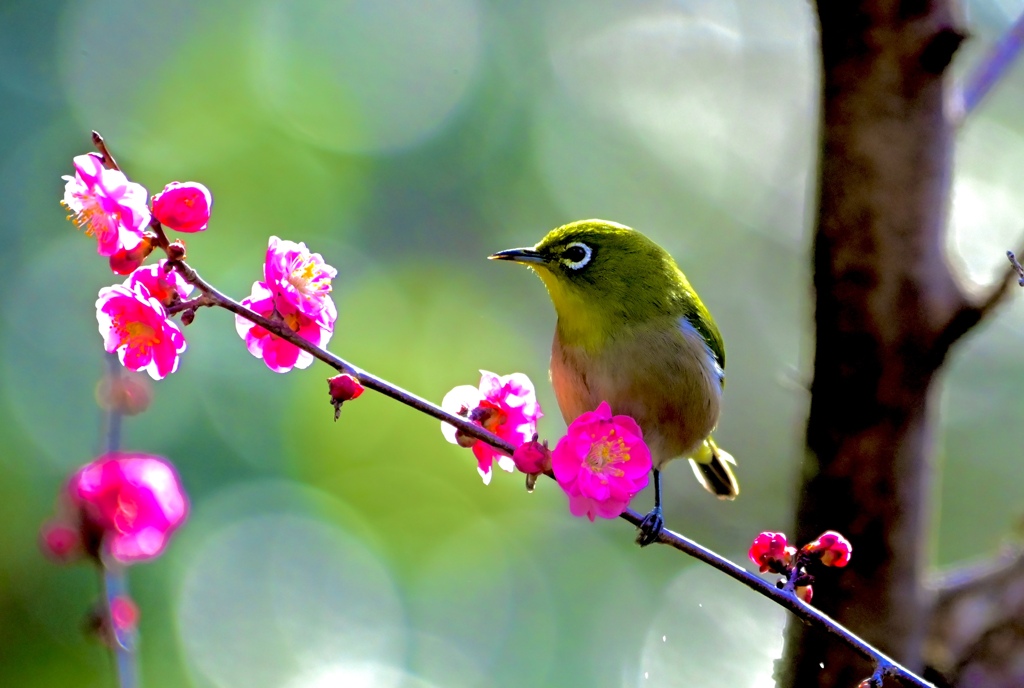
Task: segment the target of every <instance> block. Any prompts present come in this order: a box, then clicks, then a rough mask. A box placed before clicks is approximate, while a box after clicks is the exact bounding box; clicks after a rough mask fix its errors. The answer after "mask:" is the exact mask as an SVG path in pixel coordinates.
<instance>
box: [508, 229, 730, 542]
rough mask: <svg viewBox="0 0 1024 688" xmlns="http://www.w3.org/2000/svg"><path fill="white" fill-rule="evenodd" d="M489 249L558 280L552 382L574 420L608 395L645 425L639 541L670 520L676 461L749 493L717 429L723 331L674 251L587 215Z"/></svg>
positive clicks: (720, 486)
mask: <svg viewBox="0 0 1024 688" xmlns="http://www.w3.org/2000/svg"><path fill="white" fill-rule="evenodd" d="M490 257H491V258H492V259H494V260H509V261H514V262H516V263H522V264H523V265H526V266H528V267H530V268H532V269H533V270H534V271H535V272H536V273H537V274H538V275H539V276H540V278H541V280H543V282H544V285H545V286H546V287H547V290H548V294H549V295H550V296H551V301H552V302H553V303H554V306H555V311H556V313H557V315H558V324H557V326H556V328H555V339H554V343H553V344H552V347H551V384H552V386H553V387H554V390H555V397H556V398H557V399H558V406H559V408H560V409H561V411H562V416H563V418H565V422H566V423H571V422H572V421H573V420H574V419H575V418H576V417H577V416H579V415H580V414H582V413H585V412H587V411H593V410H594V409H595V408H597V406H598V404H600V403H601V402H602V401H607V402H608V403H609V404H610V405H611V408H612V411H613V412H614V413H616V414H624V415H628V416H632V417H633V419H634V420H636V421H637V423H639V425H640V428H641V429H642V430H643V433H644V440H645V441H646V442H647V446H648V447H649V448H650V450H651V458H652V460H653V464H654V509H652V510H651V512H650V513H649V514H647V516H646V518H645V519H644V521H643V523H642V524H641V526H640V533H639V535H638V536H637V542H638V543H640V545H642V546H645V545H649V544H651V543H652V542H654V541H655V540H657V538H658V534H659V533H660V532H661V530H662V528H663V527H664V518H663V516H662V506H661V471H662V469H663V468H664V466H665V464H667V463H668V462H669V461H671V460H672V459H674V458H676V457H686V458H687V459H689V461H690V465H691V466H692V467H693V472H694V475H696V476H697V479H698V480H699V481H700V483H701V485H703V486H704V487H705V488H706V489H707V490H708V491H709V492H711V493H712V494H714V495H716V496H717V497H719V498H721V499H733V498H735V497H736V495H737V494H739V485H738V484H737V482H736V476H735V475H734V474H733V471H732V465H734V464H735V461H734V460H733V458H732V456H730V455H729V454H728V453H726V452H724V451H722V450H721V449H719V448H718V447H717V446H716V445H715V442H714V440H713V439H712V438H711V432H712V430H714V428H715V425H716V424H717V423H718V415H719V412H720V410H721V400H722V390H723V388H724V386H725V347H724V345H723V343H722V336H721V335H720V334H719V332H718V327H717V326H716V325H715V321H714V320H712V318H711V314H710V313H708V309H707V308H705V306H704V304H703V303H701V300H700V298H699V297H698V296H697V293H696V292H695V291H694V290H693V287H691V286H690V283H689V281H687V279H686V276H685V275H683V273H682V271H681V270H680V269H679V268H678V267H677V266H676V263H675V261H674V260H672V256H670V255H669V254H668V252H667V251H665V249H663V248H661V247H660V246H658V245H657V244H656V243H654V242H653V241H651V240H650V239H648V238H647V237H646V236H644V235H643V234H641V233H640V232H637V231H635V230H633V229H630V228H629V227H624V226H622V225H619V224H615V223H613V222H605V221H603V220H582V221H580V222H573V223H571V224H568V225H565V226H562V227H558V228H557V229H553V230H551V231H550V232H549V233H548V235H547V236H545V237H544V238H543V239H541V241H540V243H538V244H537V245H536V246H534V247H533V248H514V249H509V250H507V251H500V252H498V253H495V254H494V255H492V256H490Z"/></svg>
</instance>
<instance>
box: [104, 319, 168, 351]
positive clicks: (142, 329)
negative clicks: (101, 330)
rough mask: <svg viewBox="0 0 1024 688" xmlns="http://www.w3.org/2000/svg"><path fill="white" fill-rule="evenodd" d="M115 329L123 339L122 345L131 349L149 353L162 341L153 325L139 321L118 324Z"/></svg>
mask: <svg viewBox="0 0 1024 688" xmlns="http://www.w3.org/2000/svg"><path fill="white" fill-rule="evenodd" d="M114 327H115V328H116V330H117V335H118V336H119V337H120V338H121V344H120V345H121V346H125V345H127V346H128V348H130V349H139V350H140V351H147V350H148V349H150V348H152V347H153V346H154V345H155V344H157V343H158V342H159V341H160V337H159V334H158V333H157V331H156V330H155V329H153V327H152V326H151V325H147V324H146V323H144V322H139V321H138V320H132V321H129V322H117V323H115V324H114Z"/></svg>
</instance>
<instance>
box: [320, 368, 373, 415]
mask: <svg viewBox="0 0 1024 688" xmlns="http://www.w3.org/2000/svg"><path fill="white" fill-rule="evenodd" d="M327 385H328V389H329V391H330V393H331V404H332V405H333V406H334V420H338V418H339V416H341V405H342V404H344V403H345V402H346V401H351V400H353V399H356V398H358V397H359V395H360V394H362V393H363V392H364V391H366V388H365V387H363V385H362V384H361V383H360V382H359V380H357V379H356V378H355V377H353V376H351V375H349V374H347V373H342V374H341V375H335V376H334V377H329V378H327Z"/></svg>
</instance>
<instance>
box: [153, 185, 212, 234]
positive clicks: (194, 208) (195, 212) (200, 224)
mask: <svg viewBox="0 0 1024 688" xmlns="http://www.w3.org/2000/svg"><path fill="white" fill-rule="evenodd" d="M212 208H213V196H211V195H210V190H209V189H207V188H206V187H205V186H203V185H202V184H200V183H199V182H171V183H170V184H168V185H167V186H165V187H164V190H163V191H161V192H160V193H158V194H157V195H156V196H153V216H154V217H156V219H157V220H159V221H160V223H161V224H162V225H163V226H164V227H167V228H168V229H173V230H174V231H176V232H189V233H191V232H202V231H203V230H205V229H206V225H207V223H209V221H210V210H211V209H212Z"/></svg>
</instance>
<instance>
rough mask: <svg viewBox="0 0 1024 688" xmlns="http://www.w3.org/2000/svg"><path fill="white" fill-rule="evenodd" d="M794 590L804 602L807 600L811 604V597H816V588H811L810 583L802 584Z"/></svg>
mask: <svg viewBox="0 0 1024 688" xmlns="http://www.w3.org/2000/svg"><path fill="white" fill-rule="evenodd" d="M793 592H795V593H796V596H797V597H799V598H800V599H801V600H803V601H804V602H806V603H807V604H810V603H811V598H813V597H814V589H813V588H811V586H809V585H801V586H799V587H797V588H796V589H795V590H794V591H793Z"/></svg>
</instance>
